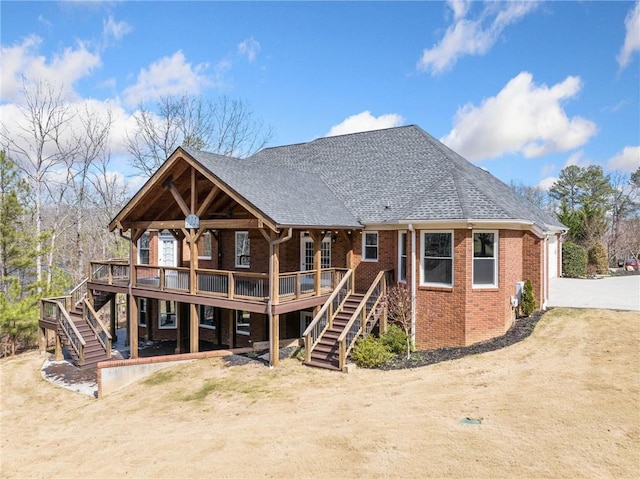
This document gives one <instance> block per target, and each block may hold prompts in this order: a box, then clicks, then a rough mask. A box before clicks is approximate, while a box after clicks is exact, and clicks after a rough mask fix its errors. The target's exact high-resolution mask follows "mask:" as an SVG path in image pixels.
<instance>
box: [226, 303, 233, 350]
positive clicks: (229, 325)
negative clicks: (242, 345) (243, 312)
mask: <svg viewBox="0 0 640 479" xmlns="http://www.w3.org/2000/svg"><path fill="white" fill-rule="evenodd" d="M225 311H226V313H227V314H226V316H227V344H228V345H229V349H233V346H234V344H233V329H234V325H233V315H234V312H233V310H232V309H226V310H225Z"/></svg>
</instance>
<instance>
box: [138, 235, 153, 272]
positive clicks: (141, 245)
mask: <svg viewBox="0 0 640 479" xmlns="http://www.w3.org/2000/svg"><path fill="white" fill-rule="evenodd" d="M149 242H150V237H149V232H148V231H145V232H144V233H143V234H142V236H140V239H139V240H138V264H149Z"/></svg>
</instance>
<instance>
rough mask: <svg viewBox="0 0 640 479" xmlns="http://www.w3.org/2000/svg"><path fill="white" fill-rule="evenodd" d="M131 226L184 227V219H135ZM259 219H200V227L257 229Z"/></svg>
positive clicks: (148, 227) (146, 227) (161, 228)
mask: <svg viewBox="0 0 640 479" xmlns="http://www.w3.org/2000/svg"><path fill="white" fill-rule="evenodd" d="M129 227H130V228H140V229H143V230H148V229H153V230H164V229H169V230H172V229H178V230H179V229H182V228H184V219H179V220H167V221H135V222H133V223H131V224H130V225H129ZM257 227H258V220H257V219H255V218H246V219H224V220H200V228H202V229H205V230H242V229H256V228H257Z"/></svg>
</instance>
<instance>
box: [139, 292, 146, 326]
mask: <svg viewBox="0 0 640 479" xmlns="http://www.w3.org/2000/svg"><path fill="white" fill-rule="evenodd" d="M138 326H142V327H144V328H146V327H147V298H138Z"/></svg>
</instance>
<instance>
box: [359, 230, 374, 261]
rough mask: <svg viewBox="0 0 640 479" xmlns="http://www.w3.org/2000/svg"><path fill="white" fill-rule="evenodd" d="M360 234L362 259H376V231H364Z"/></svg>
mask: <svg viewBox="0 0 640 479" xmlns="http://www.w3.org/2000/svg"><path fill="white" fill-rule="evenodd" d="M362 236H363V238H362V260H363V261H374V262H375V261H378V232H377V231H366V232H364V233H363V234H362Z"/></svg>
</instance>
